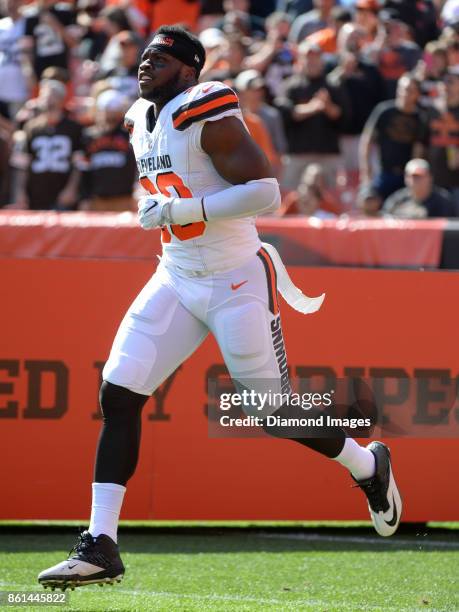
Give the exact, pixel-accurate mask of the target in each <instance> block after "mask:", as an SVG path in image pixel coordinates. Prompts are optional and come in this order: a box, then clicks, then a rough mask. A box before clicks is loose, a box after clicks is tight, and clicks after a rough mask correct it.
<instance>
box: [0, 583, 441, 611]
mask: <svg viewBox="0 0 459 612" xmlns="http://www.w3.org/2000/svg"><path fill="white" fill-rule="evenodd" d="M91 586H92V587H94V588H93V590H92V592H94V591H96V588H95V585H91ZM0 587H15V588H17V589H18V591H20V590H24V584H23V583H17V582H2V581H0ZM81 588H82V587H78V588H77V590H76V591H72V597H73V596H74V595H75V594H76V593H81V592H82V591H81ZM87 588H90V585H88V587H87ZM85 590H86V589H84V588H83V592H84V591H85ZM109 592H110V593H112V592H113V593H114V592H115V591H109ZM116 593H124V594H126V595H152V596H155V597H164V598H169V599H194V600H198V601H203V600H204V601H205V600H207V601H209V600H214V601H239V602H252V603H261V604H280V605H282V609H283V610H288V609H293V610H297V609H298V606H303V608H305V607H306V608H312V609H315V610H317V608H318V607H321V608H324V609H327V607H328V606H330V605H331V603H330V601H326V600H323V599H295V600H293V601H286V600H283V599H264V598H262V597H243V596H241V595H216V594H211V595H197V594H195V593H170V592H167V591H144V590H139V589H123V588H122V587H116ZM340 608H341V610H349V612H355V611H356V612H362V605H361V604H355V605H354V604H349V603H347V604H345V603H344V602H341V603H340ZM365 610H377V611H379V612H380V611H381V606H380V605H370V604H365ZM423 610H425V612H445V609H444V608H443V609H441V608H427V607H426V608H424V607H423ZM386 611H387V612H419V608H418V607H416V608H411V607H409V608H406V607H403V608H400V606H397V607H396V608H394V607H393V606H388V605H384V612H386ZM450 612H453V611H452V610H451V611H450Z"/></svg>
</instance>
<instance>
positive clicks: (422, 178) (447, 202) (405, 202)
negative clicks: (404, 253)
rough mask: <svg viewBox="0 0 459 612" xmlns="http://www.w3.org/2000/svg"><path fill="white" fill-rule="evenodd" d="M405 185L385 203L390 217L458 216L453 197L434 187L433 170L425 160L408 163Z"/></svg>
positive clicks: (385, 209) (413, 160)
mask: <svg viewBox="0 0 459 612" xmlns="http://www.w3.org/2000/svg"><path fill="white" fill-rule="evenodd" d="M405 185H406V187H405V188H403V189H399V190H398V191H396V192H395V193H393V194H392V195H391V196H390V197H389V198H388V199H387V200H386V201H385V202H384V211H385V212H386V213H388V214H390V215H392V216H393V217H398V218H400V219H423V218H426V217H454V216H456V213H455V207H454V203H453V200H452V198H451V196H450V194H449V193H448V192H447V191H446V189H442V188H441V187H437V186H435V185H434V182H433V177H432V173H431V171H430V166H429V164H428V163H427V162H426V161H425V160H424V159H412V160H411V161H409V162H408V163H407V165H406V168H405Z"/></svg>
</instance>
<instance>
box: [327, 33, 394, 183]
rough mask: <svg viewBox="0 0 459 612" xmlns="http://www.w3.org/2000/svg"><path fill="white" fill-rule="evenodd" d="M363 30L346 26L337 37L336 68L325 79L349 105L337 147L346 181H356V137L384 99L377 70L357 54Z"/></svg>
mask: <svg viewBox="0 0 459 612" xmlns="http://www.w3.org/2000/svg"><path fill="white" fill-rule="evenodd" d="M364 40H365V31H364V30H363V29H362V28H361V27H360V26H358V25H357V24H355V23H347V24H345V25H344V26H343V27H342V29H341V30H340V33H339V37H338V58H339V59H338V66H337V67H336V68H335V69H334V70H333V71H332V72H331V73H330V75H329V80H330V82H331V83H333V84H334V85H336V86H338V87H341V88H342V89H343V90H344V92H345V93H346V95H347V97H348V99H349V102H350V112H349V113H348V114H347V116H346V118H345V121H344V122H343V125H342V135H341V139H340V148H341V152H342V154H343V163H344V167H345V168H346V171H347V172H348V173H350V176H349V178H350V180H352V181H354V180H355V179H357V174H358V168H359V153H358V151H359V140H360V134H361V133H362V131H363V128H364V127H365V123H366V121H367V119H368V117H369V116H370V114H371V113H372V111H373V109H374V108H375V106H376V105H377V104H379V103H380V102H381V101H382V100H383V99H384V83H383V80H382V78H381V75H380V73H379V70H378V69H377V68H376V66H375V65H374V64H371V63H370V62H368V60H367V59H366V58H365V56H364V55H363V54H362V52H361V48H362V45H363V43H364Z"/></svg>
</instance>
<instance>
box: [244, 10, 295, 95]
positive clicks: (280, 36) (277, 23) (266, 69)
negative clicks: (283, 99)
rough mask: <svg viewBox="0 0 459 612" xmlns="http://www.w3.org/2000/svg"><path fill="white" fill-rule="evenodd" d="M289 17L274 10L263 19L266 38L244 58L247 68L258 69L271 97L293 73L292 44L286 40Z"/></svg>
mask: <svg viewBox="0 0 459 612" xmlns="http://www.w3.org/2000/svg"><path fill="white" fill-rule="evenodd" d="M290 26H291V19H290V17H289V15H287V13H280V12H275V13H272V15H270V16H269V17H267V19H266V21H265V28H266V39H265V40H264V41H262V42H261V43H259V45H258V48H256V49H255V50H254V53H253V54H251V55H249V56H248V57H247V58H246V66H247V68H252V69H253V70H258V71H260V72H261V73H262V74H263V75H264V78H265V82H266V85H267V88H268V93H269V97H270V98H271V99H273V98H275V97H276V96H278V95H279V93H280V91H281V88H282V83H283V81H284V80H285V79H286V78H288V77H289V76H291V75H292V73H293V61H294V57H295V49H294V45H292V43H290V42H289V41H288V34H289V32H290Z"/></svg>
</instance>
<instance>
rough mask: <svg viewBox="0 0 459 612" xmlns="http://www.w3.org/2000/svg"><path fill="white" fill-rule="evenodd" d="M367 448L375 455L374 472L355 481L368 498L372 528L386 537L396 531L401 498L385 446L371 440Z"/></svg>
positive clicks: (388, 452) (400, 511)
mask: <svg viewBox="0 0 459 612" xmlns="http://www.w3.org/2000/svg"><path fill="white" fill-rule="evenodd" d="M367 448H368V450H370V451H371V452H372V453H373V455H374V456H375V461H376V473H375V475H374V476H372V477H371V478H368V479H367V480H356V483H357V486H359V487H360V488H361V489H362V491H363V492H364V493H365V495H366V496H367V498H368V509H369V510H370V515H371V520H372V521H373V525H374V528H375V529H376V531H377V532H378V533H379V535H381V536H383V537H387V536H391V535H393V534H394V533H395V532H396V531H397V527H398V524H399V523H400V516H401V514H402V498H401V497H400V493H399V491H398V489H397V485H396V484H395V479H394V474H393V472H392V466H391V461H390V451H389V449H388V448H387V446H386V445H385V444H383V443H382V442H371V443H370V444H369V445H368V446H367ZM354 480H355V478H354Z"/></svg>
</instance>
